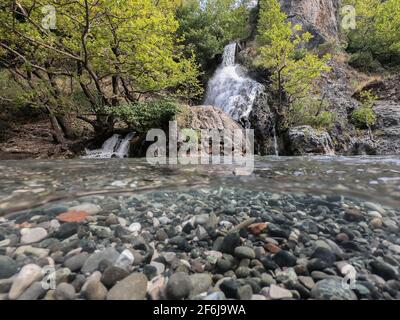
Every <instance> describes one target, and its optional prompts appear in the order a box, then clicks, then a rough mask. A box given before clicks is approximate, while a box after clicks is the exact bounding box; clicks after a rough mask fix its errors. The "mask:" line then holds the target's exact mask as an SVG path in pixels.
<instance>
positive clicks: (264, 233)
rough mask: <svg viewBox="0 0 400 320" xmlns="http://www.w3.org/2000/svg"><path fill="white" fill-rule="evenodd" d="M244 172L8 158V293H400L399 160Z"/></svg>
mask: <svg viewBox="0 0 400 320" xmlns="http://www.w3.org/2000/svg"><path fill="white" fill-rule="evenodd" d="M234 169H235V168H233V167H231V166H217V165H203V166H151V165H149V164H147V163H146V161H145V159H109V160H71V161H3V162H1V163H0V177H1V183H0V216H1V217H0V299H28V300H36V299H48V300H51V299H57V300H64V299H110V300H112V299H155V300H159V299H207V300H208V299H210V300H222V299H246V300H247V299H256V300H265V299H267V300H276V299H398V298H400V295H399V288H400V286H399V285H400V282H399V265H400V238H399V236H398V235H399V227H400V159H399V158H398V157H354V158H353V157H352V158H350V157H304V158H283V157H267V158H261V157H259V158H256V161H255V169H254V172H253V174H251V175H249V176H237V175H235V174H234V172H235V170H234ZM44 269H45V270H50V271H51V272H50V275H53V276H54V277H53V278H54V279H53V278H52V277H51V276H50V279H53V280H54V281H53V282H54V283H52V282H51V281H50V283H52V284H53V286H52V285H50V286H46V285H43V281H44V280H46V281H47V280H48V275H46V274H45V273H43V270H44Z"/></svg>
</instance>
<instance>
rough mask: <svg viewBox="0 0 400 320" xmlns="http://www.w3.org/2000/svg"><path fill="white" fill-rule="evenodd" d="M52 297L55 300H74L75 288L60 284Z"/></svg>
mask: <svg viewBox="0 0 400 320" xmlns="http://www.w3.org/2000/svg"><path fill="white" fill-rule="evenodd" d="M54 297H55V299H56V300H74V298H75V288H74V287H73V286H72V285H70V284H68V283H65V282H64V283H60V284H59V285H58V286H57V288H56V290H55V292H54Z"/></svg>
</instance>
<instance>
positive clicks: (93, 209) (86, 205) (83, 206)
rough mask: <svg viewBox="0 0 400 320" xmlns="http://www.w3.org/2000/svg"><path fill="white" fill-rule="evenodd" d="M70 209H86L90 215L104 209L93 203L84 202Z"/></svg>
mask: <svg viewBox="0 0 400 320" xmlns="http://www.w3.org/2000/svg"><path fill="white" fill-rule="evenodd" d="M69 210H70V211H85V212H86V213H87V214H89V215H96V214H98V213H100V212H101V211H102V208H101V207H100V206H98V205H96V204H93V203H82V204H80V205H78V206H75V207H71V208H69Z"/></svg>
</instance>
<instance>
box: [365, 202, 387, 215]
mask: <svg viewBox="0 0 400 320" xmlns="http://www.w3.org/2000/svg"><path fill="white" fill-rule="evenodd" d="M364 206H365V207H366V208H368V209H370V210H373V211H378V212H379V213H380V214H383V215H384V214H385V213H386V210H385V209H384V208H383V207H382V206H381V205H379V204H376V203H372V202H365V203H364Z"/></svg>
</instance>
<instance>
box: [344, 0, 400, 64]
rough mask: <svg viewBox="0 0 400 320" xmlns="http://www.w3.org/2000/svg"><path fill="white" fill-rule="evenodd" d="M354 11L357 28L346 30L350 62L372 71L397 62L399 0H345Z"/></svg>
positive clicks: (399, 34) (398, 57)
mask: <svg viewBox="0 0 400 320" xmlns="http://www.w3.org/2000/svg"><path fill="white" fill-rule="evenodd" d="M345 4H347V5H352V6H354V8H355V12H356V29H354V30H351V29H350V30H348V31H346V34H347V36H348V48H347V50H348V51H349V52H350V53H352V54H353V56H352V58H351V61H350V62H351V64H352V65H354V66H355V67H358V68H360V67H361V69H363V70H365V71H375V70H376V69H377V68H378V67H379V66H380V64H382V65H384V66H394V65H400V32H399V30H400V0H387V1H381V0H345Z"/></svg>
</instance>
